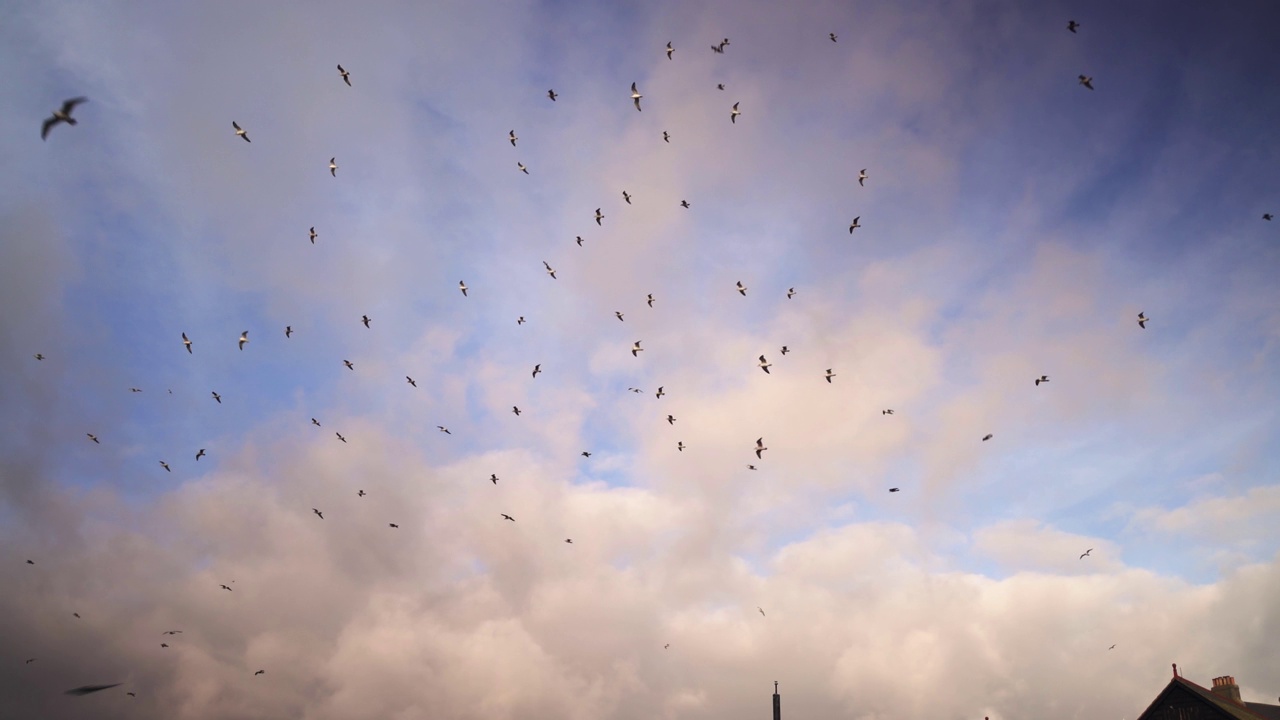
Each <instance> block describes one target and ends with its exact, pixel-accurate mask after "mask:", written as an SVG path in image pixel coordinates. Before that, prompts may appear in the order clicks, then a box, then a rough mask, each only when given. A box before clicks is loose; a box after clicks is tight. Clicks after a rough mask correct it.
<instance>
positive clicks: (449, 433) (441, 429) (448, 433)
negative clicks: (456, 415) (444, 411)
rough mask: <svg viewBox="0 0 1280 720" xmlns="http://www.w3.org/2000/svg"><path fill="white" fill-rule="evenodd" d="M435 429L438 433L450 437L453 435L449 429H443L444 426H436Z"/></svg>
mask: <svg viewBox="0 0 1280 720" xmlns="http://www.w3.org/2000/svg"><path fill="white" fill-rule="evenodd" d="M436 428H437V429H438V430H439V431H440V432H442V433H444V434H445V435H452V434H453V433H451V432H449V428H447V427H445V426H443V425H437V426H436Z"/></svg>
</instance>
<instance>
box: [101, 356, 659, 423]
mask: <svg viewBox="0 0 1280 720" xmlns="http://www.w3.org/2000/svg"><path fill="white" fill-rule="evenodd" d="M643 351H644V348H642V347H640V341H639V340H637V341H636V344H635V345H632V346H631V357H640V355H639V353H641V352H643ZM94 442H97V440H94Z"/></svg>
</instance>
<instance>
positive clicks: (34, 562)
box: [27, 560, 36, 565]
mask: <svg viewBox="0 0 1280 720" xmlns="http://www.w3.org/2000/svg"><path fill="white" fill-rule="evenodd" d="M27 564H28V565H35V564H36V561H35V560H28V561H27Z"/></svg>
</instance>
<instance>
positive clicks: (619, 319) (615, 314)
mask: <svg viewBox="0 0 1280 720" xmlns="http://www.w3.org/2000/svg"><path fill="white" fill-rule="evenodd" d="M613 316H614V317H616V318H618V322H626V321H625V320H623V319H622V311H621V310H614V311H613Z"/></svg>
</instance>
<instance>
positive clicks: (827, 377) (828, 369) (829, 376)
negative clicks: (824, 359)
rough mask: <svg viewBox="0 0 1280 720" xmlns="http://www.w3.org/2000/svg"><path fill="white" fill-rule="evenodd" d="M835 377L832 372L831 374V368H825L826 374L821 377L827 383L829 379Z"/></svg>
mask: <svg viewBox="0 0 1280 720" xmlns="http://www.w3.org/2000/svg"><path fill="white" fill-rule="evenodd" d="M835 376H836V374H835V373H833V372H831V368H827V374H826V375H824V376H823V377H825V378H826V379H827V382H831V378H833V377H835Z"/></svg>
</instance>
